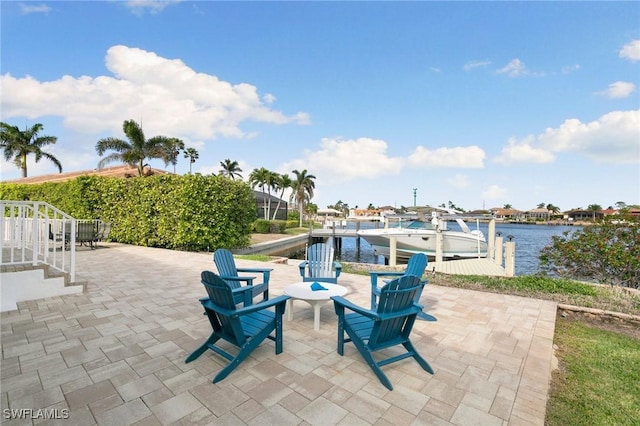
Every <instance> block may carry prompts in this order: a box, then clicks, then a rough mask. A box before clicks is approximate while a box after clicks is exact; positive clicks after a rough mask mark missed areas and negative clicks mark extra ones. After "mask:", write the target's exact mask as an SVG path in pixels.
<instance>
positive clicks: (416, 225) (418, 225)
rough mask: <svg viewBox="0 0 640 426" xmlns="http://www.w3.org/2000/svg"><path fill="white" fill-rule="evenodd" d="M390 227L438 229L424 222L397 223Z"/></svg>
mask: <svg viewBox="0 0 640 426" xmlns="http://www.w3.org/2000/svg"><path fill="white" fill-rule="evenodd" d="M445 226H446V224H445ZM389 227H394V228H406V229H436V228H435V226H433V225H432V224H431V222H423V221H420V220H412V221H409V222H401V223H395V224H393V225H390V226H389Z"/></svg>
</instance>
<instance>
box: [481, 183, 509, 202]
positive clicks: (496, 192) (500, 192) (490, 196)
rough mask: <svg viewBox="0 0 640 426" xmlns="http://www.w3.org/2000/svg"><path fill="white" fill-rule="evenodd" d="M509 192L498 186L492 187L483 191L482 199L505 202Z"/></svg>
mask: <svg viewBox="0 0 640 426" xmlns="http://www.w3.org/2000/svg"><path fill="white" fill-rule="evenodd" d="M507 193H508V191H507V190H506V189H505V188H502V187H500V186H498V185H491V186H489V187H488V188H487V189H485V190H484V191H482V198H483V199H485V200H504V199H506V198H507Z"/></svg>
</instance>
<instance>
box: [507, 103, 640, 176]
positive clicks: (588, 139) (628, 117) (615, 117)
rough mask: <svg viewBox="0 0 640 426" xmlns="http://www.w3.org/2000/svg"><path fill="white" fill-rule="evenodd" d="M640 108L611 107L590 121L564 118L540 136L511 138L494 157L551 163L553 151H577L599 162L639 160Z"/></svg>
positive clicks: (511, 161) (615, 162) (623, 162)
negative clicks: (610, 109) (605, 112)
mask: <svg viewBox="0 0 640 426" xmlns="http://www.w3.org/2000/svg"><path fill="white" fill-rule="evenodd" d="M639 140H640V110H635V111H612V112H610V113H607V114H605V115H603V116H602V117H600V118H599V119H597V120H594V121H591V122H589V123H582V122H581V121H580V120H578V119H575V118H574V119H568V120H565V121H564V123H562V124H561V125H560V126H559V127H557V128H548V129H546V130H545V131H544V133H542V134H540V135H537V136H532V135H531V136H527V137H526V138H524V139H523V140H521V141H518V140H517V139H515V138H511V139H509V141H508V144H507V146H506V147H504V148H503V149H502V153H501V155H500V156H499V157H497V158H495V159H494V161H496V162H499V163H505V164H508V163H549V162H552V161H553V160H554V159H555V155H554V153H561V152H576V153H580V154H583V155H584V156H586V157H588V158H590V159H592V160H593V161H596V162H602V163H613V164H633V163H640V143H638V141H639Z"/></svg>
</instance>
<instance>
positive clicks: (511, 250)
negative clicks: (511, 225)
mask: <svg viewBox="0 0 640 426" xmlns="http://www.w3.org/2000/svg"><path fill="white" fill-rule="evenodd" d="M506 252H507V253H506V257H507V258H506V260H505V273H506V276H507V277H514V276H515V275H516V242H515V241H513V235H507V243H506Z"/></svg>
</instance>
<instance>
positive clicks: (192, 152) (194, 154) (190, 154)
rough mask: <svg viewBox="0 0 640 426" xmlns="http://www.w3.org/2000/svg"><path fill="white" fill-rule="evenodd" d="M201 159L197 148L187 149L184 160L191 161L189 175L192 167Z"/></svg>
mask: <svg viewBox="0 0 640 426" xmlns="http://www.w3.org/2000/svg"><path fill="white" fill-rule="evenodd" d="M199 157H200V155H199V154H198V150H197V149H195V148H191V147H190V148H187V149H185V150H184V158H188V159H189V174H191V165H192V164H193V163H195V162H196V160H197V159H198V158H199Z"/></svg>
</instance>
